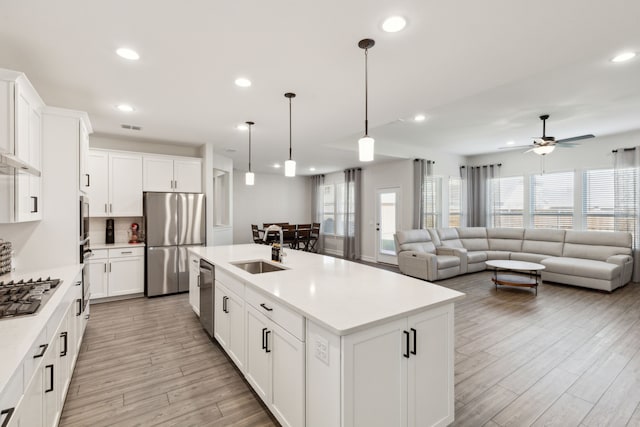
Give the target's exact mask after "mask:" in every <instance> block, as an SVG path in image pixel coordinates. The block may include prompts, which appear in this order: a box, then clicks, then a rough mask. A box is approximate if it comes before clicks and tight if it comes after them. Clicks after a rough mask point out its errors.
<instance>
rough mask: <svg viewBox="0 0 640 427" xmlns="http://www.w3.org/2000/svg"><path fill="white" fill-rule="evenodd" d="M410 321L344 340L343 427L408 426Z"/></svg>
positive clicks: (403, 320)
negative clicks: (408, 340)
mask: <svg viewBox="0 0 640 427" xmlns="http://www.w3.org/2000/svg"><path fill="white" fill-rule="evenodd" d="M406 329H407V319H406V318H403V319H400V320H396V321H392V322H389V323H385V324H383V325H380V326H375V327H372V328H369V329H366V330H364V331H362V332H356V333H354V334H351V335H347V336H345V337H343V354H344V359H343V390H344V397H343V421H344V422H343V426H344V427H352V426H353V427H376V426H379V427H387V426H397V427H404V426H406V425H407V390H408V387H407V364H408V361H409V359H408V354H409V353H408V352H409V349H407V345H406V343H407V337H406Z"/></svg>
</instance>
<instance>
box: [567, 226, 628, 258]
mask: <svg viewBox="0 0 640 427" xmlns="http://www.w3.org/2000/svg"><path fill="white" fill-rule="evenodd" d="M631 240H632V237H631V233H628V232H626V231H572V230H568V231H567V233H566V236H565V244H564V248H563V251H562V256H565V257H570V258H584V259H593V260H599V261H606V259H607V258H609V257H610V256H613V255H631Z"/></svg>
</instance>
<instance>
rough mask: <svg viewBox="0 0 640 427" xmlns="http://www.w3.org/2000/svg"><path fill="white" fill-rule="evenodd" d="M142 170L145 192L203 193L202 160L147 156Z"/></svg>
mask: <svg viewBox="0 0 640 427" xmlns="http://www.w3.org/2000/svg"><path fill="white" fill-rule="evenodd" d="M142 169H143V176H144V178H143V185H142V187H143V191H160V192H173V191H175V192H180V193H201V192H202V159H197V158H190V157H171V156H155V155H154V156H148V155H145V156H144V157H143V167H142Z"/></svg>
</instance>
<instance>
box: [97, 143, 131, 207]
mask: <svg viewBox="0 0 640 427" xmlns="http://www.w3.org/2000/svg"><path fill="white" fill-rule="evenodd" d="M88 176H89V182H90V186H89V200H90V205H89V215H90V216H92V217H112V216H142V155H141V154H137V153H125V152H119V151H107V150H89V159H88Z"/></svg>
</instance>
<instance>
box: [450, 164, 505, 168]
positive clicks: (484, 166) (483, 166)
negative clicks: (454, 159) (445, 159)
mask: <svg viewBox="0 0 640 427" xmlns="http://www.w3.org/2000/svg"><path fill="white" fill-rule="evenodd" d="M489 166H502V163H493V164H490V165H482V166H469V167H470V168H486V167H489ZM464 168H466V166H464V165H463V166H460V169H464Z"/></svg>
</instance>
